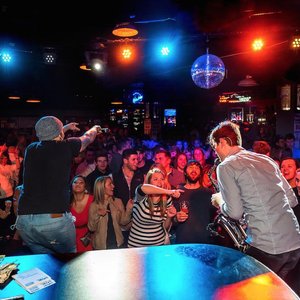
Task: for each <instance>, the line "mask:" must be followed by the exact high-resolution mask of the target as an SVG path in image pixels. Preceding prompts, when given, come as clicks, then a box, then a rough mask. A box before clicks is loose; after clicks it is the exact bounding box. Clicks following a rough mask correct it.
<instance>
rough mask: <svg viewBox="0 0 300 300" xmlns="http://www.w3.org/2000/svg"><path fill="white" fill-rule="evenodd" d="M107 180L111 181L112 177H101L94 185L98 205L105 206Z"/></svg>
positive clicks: (95, 199)
mask: <svg viewBox="0 0 300 300" xmlns="http://www.w3.org/2000/svg"><path fill="white" fill-rule="evenodd" d="M107 180H111V181H112V178H111V177H110V176H100V177H98V178H97V179H96V181H95V184H94V201H95V202H96V203H97V204H102V205H104V200H105V184H106V182H107Z"/></svg>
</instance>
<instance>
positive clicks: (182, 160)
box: [177, 154, 187, 170]
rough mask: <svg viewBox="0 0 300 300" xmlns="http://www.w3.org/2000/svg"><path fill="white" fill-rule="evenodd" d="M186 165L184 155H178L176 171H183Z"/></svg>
mask: <svg viewBox="0 0 300 300" xmlns="http://www.w3.org/2000/svg"><path fill="white" fill-rule="evenodd" d="M186 164H187V158H186V155H184V154H179V155H178V157H177V169H179V170H183V169H184V168H185V166H186Z"/></svg>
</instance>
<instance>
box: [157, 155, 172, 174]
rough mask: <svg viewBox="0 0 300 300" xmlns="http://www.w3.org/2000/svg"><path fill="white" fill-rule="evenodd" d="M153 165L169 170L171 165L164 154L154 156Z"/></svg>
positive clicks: (169, 159)
mask: <svg viewBox="0 0 300 300" xmlns="http://www.w3.org/2000/svg"><path fill="white" fill-rule="evenodd" d="M154 159H155V163H156V164H161V165H162V166H163V167H164V168H165V169H167V170H168V169H169V167H170V163H171V158H170V157H168V156H166V155H165V153H157V154H155V157H154Z"/></svg>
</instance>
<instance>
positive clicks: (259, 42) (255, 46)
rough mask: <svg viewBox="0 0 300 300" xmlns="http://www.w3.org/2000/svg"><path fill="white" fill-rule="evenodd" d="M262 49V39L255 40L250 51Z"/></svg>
mask: <svg viewBox="0 0 300 300" xmlns="http://www.w3.org/2000/svg"><path fill="white" fill-rule="evenodd" d="M263 47H264V41H263V40H262V39H255V40H254V41H253V43H252V49H253V50H254V51H260V50H262V48H263Z"/></svg>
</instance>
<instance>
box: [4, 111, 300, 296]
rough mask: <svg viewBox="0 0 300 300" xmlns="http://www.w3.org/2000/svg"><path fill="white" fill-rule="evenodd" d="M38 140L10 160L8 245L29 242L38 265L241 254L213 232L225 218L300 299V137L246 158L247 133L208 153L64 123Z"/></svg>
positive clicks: (204, 148) (230, 132) (226, 132)
mask: <svg viewBox="0 0 300 300" xmlns="http://www.w3.org/2000/svg"><path fill="white" fill-rule="evenodd" d="M35 132H36V136H37V140H35V141H31V142H29V143H28V144H25V145H24V143H22V147H21V144H20V145H19V144H18V142H15V144H13V145H9V144H8V143H7V142H5V143H3V144H2V145H1V148H0V201H1V202H0V205H1V206H0V222H1V223H0V230H1V231H0V242H1V245H4V246H8V245H9V244H10V243H11V244H13V243H14V242H15V241H18V245H19V246H20V245H22V246H20V247H25V248H26V249H28V251H29V252H30V253H69V252H73V253H74V252H84V251H92V250H104V249H116V248H126V247H145V246H161V245H166V244H170V243H177V244H182V243H206V244H216V245H222V246H226V247H232V248H234V247H235V246H234V244H228V240H226V242H225V241H223V240H222V239H220V238H219V237H218V236H215V235H212V234H211V232H210V231H209V230H208V229H207V225H208V224H210V223H212V222H214V220H215V218H216V216H217V215H218V214H219V213H223V214H224V215H226V216H227V217H229V218H232V219H234V220H239V219H241V218H245V224H246V228H245V229H246V231H247V234H248V237H247V243H248V247H247V249H246V253H247V254H248V255H251V256H253V257H254V258H256V259H258V260H259V261H261V262H262V263H264V264H265V265H266V266H268V267H269V268H270V269H272V270H273V271H274V272H275V273H277V274H278V275H279V276H281V277H282V278H284V279H285V280H287V281H288V283H289V284H290V285H291V286H292V287H293V289H294V290H295V291H296V292H297V293H298V294H300V291H299V287H297V285H298V283H297V282H298V281H300V274H299V269H300V263H299V261H300V230H299V220H300V205H299V204H298V201H300V200H299V199H300V168H298V167H299V165H298V164H299V163H298V160H297V159H296V158H294V157H293V142H294V140H295V139H294V137H293V135H290V134H288V135H286V137H285V138H283V137H277V138H276V141H275V143H274V145H272V144H270V143H269V142H268V141H267V140H254V141H253V143H252V147H250V148H249V149H244V148H243V147H242V136H241V132H240V129H239V126H238V125H237V124H235V123H232V122H229V121H225V122H221V123H220V124H218V125H217V126H216V127H215V128H213V129H212V130H211V132H210V134H209V135H208V139H207V143H206V142H204V141H203V140H201V138H200V137H195V138H193V140H191V141H189V142H188V141H184V140H177V141H169V142H164V143H160V142H159V141H155V140H150V139H149V140H140V139H137V138H136V139H134V138H132V137H128V136H123V137H116V136H112V135H111V134H110V133H108V132H105V133H104V132H103V131H102V129H101V127H100V126H99V125H95V126H93V127H91V128H87V129H86V130H85V131H84V132H82V131H81V129H80V128H79V126H78V124H77V123H74V122H72V123H69V124H67V125H65V126H63V123H62V122H61V121H60V120H59V119H57V118H56V117H54V116H45V117H43V118H41V119H40V120H38V122H37V123H36V125H35ZM217 159H219V161H220V164H219V165H218V166H217V167H216V165H215V162H216V160H217ZM216 185H217V186H218V188H217V189H216ZM299 203H300V202H299ZM7 249H9V247H7ZM14 250H16V249H14Z"/></svg>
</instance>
